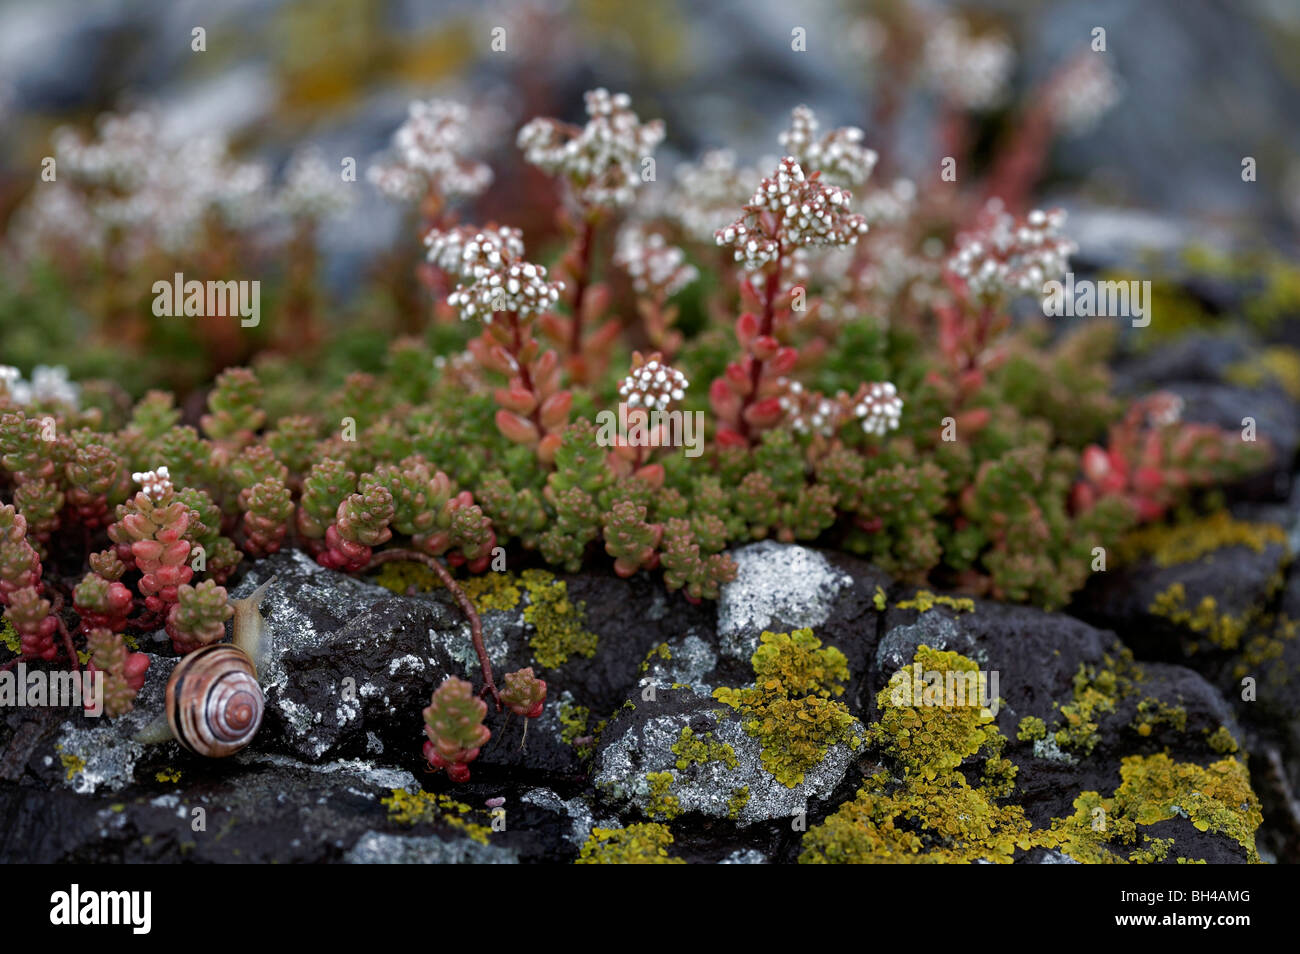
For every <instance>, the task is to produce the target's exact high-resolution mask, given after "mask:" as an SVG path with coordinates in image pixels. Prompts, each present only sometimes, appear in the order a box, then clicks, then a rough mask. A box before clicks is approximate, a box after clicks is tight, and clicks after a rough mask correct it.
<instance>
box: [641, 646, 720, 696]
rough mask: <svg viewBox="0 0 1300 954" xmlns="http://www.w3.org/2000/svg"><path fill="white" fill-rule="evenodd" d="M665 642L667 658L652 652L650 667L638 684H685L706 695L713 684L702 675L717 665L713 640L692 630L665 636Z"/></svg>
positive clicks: (642, 685) (642, 686)
mask: <svg viewBox="0 0 1300 954" xmlns="http://www.w3.org/2000/svg"><path fill="white" fill-rule="evenodd" d="M666 645H667V647H668V657H669V658H667V659H664V658H663V656H661V655H660V654H658V653H651V655H650V657H649V668H647V669H646V671H645V673H644V674H642V676H641V680H640V682H639V684H638V685H639V687H640V688H645V687H646V686H649V685H653V686H656V687H658V688H666V687H669V686H674V685H685V686H690V687H691V688H692V689H694V690H696V691H697V692H700V693H704V694H706V695H707V694H708V693H710V692H711V691H712V689H713V687H712V686H710V685H708V684H706V683H705V681H704V677H705V675H706V674H708V673H709V672H712V671H713V669H714V668H715V667H716V666H717V665H718V653H717V651H716V650H715V649H714V648H713V646H712V644H711V643H710V642H708V641H707V640H705V639H702V638H701V637H700V636H699V635H698V634H697V633H696V632H695V631H694V630H692V631H690V632H688V633H687V634H686V635H685V636H679V637H676V638H674V639H670V640H668V642H667V644H666Z"/></svg>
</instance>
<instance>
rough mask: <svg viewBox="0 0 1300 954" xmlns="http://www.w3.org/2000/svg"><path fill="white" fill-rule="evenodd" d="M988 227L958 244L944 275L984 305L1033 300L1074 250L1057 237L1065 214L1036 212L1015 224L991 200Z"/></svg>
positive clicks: (1059, 272) (1065, 265)
mask: <svg viewBox="0 0 1300 954" xmlns="http://www.w3.org/2000/svg"><path fill="white" fill-rule="evenodd" d="M985 216H986V218H987V223H986V224H985V225H984V226H983V227H982V228H981V229H979V230H978V231H976V232H974V233H972V234H968V235H963V236H961V237H959V238H958V248H957V252H956V254H955V255H953V256H952V257H951V258H950V259H949V260H948V269H949V271H951V272H952V273H953V274H954V275H955V276H957V277H958V278H960V279H962V280H964V281H965V282H966V286H967V288H968V289H969V290H970V292H971V294H972V295H974V296H975V297H977V298H981V299H985V300H995V299H999V298H1005V297H1011V296H1014V295H1017V294H1033V293H1037V292H1039V291H1041V289H1042V287H1043V283H1044V282H1047V281H1050V280H1053V279H1056V278H1059V277H1060V276H1061V275H1063V274H1064V273H1065V272H1066V270H1067V269H1068V268H1069V264H1070V256H1071V255H1072V254H1074V252H1076V251H1077V250H1078V249H1077V247H1076V246H1075V244H1074V243H1073V242H1072V241H1070V240H1069V239H1067V238H1065V237H1064V236H1062V235H1061V234H1060V230H1061V227H1062V226H1063V225H1064V224H1065V212H1064V211H1062V210H1061V209H1052V210H1050V211H1046V212H1044V211H1043V210H1041V209H1035V210H1034V211H1032V212H1030V213H1029V215H1028V216H1026V217H1025V219H1024V220H1023V221H1020V222H1017V221H1016V219H1015V217H1014V216H1012V215H1011V214H1010V213H1009V212H1006V211H1004V210H1003V208H1002V204H1001V202H999V201H998V200H996V199H994V200H991V201H990V202H989V204H988V205H987V206H986V207H985Z"/></svg>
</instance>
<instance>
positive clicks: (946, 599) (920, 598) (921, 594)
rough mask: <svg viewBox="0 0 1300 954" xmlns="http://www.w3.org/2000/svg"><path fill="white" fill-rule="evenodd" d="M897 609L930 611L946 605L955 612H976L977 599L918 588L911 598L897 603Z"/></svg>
mask: <svg viewBox="0 0 1300 954" xmlns="http://www.w3.org/2000/svg"><path fill="white" fill-rule="evenodd" d="M894 606H895V607H896V608H897V609H914V610H916V611H917V612H918V613H925V612H929V611H930V610H932V609H934V608H935V607H936V606H946V607H948V608H949V609H950V610H952V611H953V612H955V613H963V612H965V613H973V612H975V601H974V600H973V599H970V598H969V597H966V596H946V595H943V594H935V593H931V592H930V591H929V590H917V591H916V595H915V596H914V597H912V598H911V599H910V600H903V601H902V602H899V603H895V604H894Z"/></svg>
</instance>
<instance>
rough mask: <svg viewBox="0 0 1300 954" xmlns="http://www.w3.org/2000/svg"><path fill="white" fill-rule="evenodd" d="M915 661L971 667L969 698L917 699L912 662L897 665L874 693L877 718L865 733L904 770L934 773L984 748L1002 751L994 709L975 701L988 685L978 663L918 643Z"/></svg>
mask: <svg viewBox="0 0 1300 954" xmlns="http://www.w3.org/2000/svg"><path fill="white" fill-rule="evenodd" d="M913 659H914V663H915V664H917V665H919V666H920V667H921V670H920V671H921V672H922V673H925V674H927V675H928V674H939V675H940V676H946V675H947V674H949V673H953V674H955V675H958V676H961V675H962V674H966V673H969V674H970V678H972V679H973V680H974V681H975V684H976V693H975V698H974V699H971V700H970V702H971V703H973V704H963V705H947V704H934V705H932V704H929V700H927V699H925V698H922V699H915V698H913V696H914V695H915V694H914V692H912V691H903V690H910V685H909V684H910V683H911V681H912V679H913V668H912V667H907V668H905V669H900V670H899V671H898V672H896V673H894V675H893V677H891V678H890V680H889V684H888V685H886V686H885V688H884V689H881V690H880V692H879V693H877V694H876V705H877V707H879V708H880V710H881V716H880V720H879V721H878V722H876V723H874V724H873V725H872V726H871V727H870V728H869V729H868V730H867V739H868V741H870V742H872V743H873V744H875V745H878V746H880V747H881V748H882V749H883V750H884V751H885V752H887V753H888V754H890V755H892V756H893V757H894V758H896V759H897V760H898V761H899V762H900V763H901V764H902V766H903V769H904V773H905V775H906V776H919V777H921V778H924V779H934V778H937V777H938V776H939V775H941V774H943V773H946V772H949V771H951V770H953V769H955V768H956V767H957V766H958V765H960V764H961V763H962V761H963V760H965V759H966V758H967V757H969V756H972V755H976V754H977V753H979V752H980V751H981V750H982V749H985V748H988V750H989V755H991V756H997V755H1000V752H1001V746H1002V743H1003V741H1004V739H1003V736H1002V734H1001V733H1000V732H999V731H998V728H997V725H996V724H995V723H994V721H993V714H992V713H991V712H990V711H989V710H988V709H987V708H985V707H983V706H981V705H979V704H978V700H979V699H980V698H982V697H983V695H984V694H985V692H986V691H987V690H986V688H985V687H984V686H983V675H984V674H983V673H981V672H980V670H979V666H978V665H976V663H975V662H973V661H972V660H970V659H967V658H966V657H965V656H962V655H960V654H959V653H953V652H944V651H942V650H938V649H932V648H930V647H929V646H926V645H921V646H918V647H917V649H916V654H915V656H914V657H913Z"/></svg>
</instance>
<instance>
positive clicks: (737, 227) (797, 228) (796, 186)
mask: <svg viewBox="0 0 1300 954" xmlns="http://www.w3.org/2000/svg"><path fill="white" fill-rule="evenodd" d="M850 198H851V196H850V195H849V193H848V192H847V191H845V190H844V189H841V188H839V187H838V186H833V185H827V184H826V183H825V182H823V181H822V180H821V177H820V176H819V175H817V174H816V173H813V175H812V176H811V177H806V176H804V172H803V169H802V168H801V167H800V166H799V163H798V162H797V161H795V160H794V159H793V158H792V157H790V156H786V157H785V158H784V159H782V160H781V162H780V164H779V165H778V166H777V170H776V172H775V173H774V174H773V175H772V176H770V177H768V178H766V179H764V180H763V181H762V182H761V183H760V184H759V187H758V191H756V192H755V193H754V194H753V196H752V197H751V198H750V200H749V204H748V205H747V206H745V212H744V214H743V215H741V217H740V218H738V219H737V220H736V221H735V222H733V223H732V224H731V225H728V226H727V227H726V228H723V229H718V231H717V232H716V233H715V238H716V240H717V243H718V244H719V245H732V246H734V247H735V250H736V261H738V262H740V263H741V264H742V265H743V266H744V267H745V268H746V269H747V270H749V271H757V270H758V269H761V268H762V267H763V266H764V265H766V264H767V263H769V262H774V261H776V260H777V259H778V258H780V257H781V256H782V255H784V254H786V253H788V252H792V251H794V250H795V249H796V248H802V247H816V246H843V245H853V244H856V242H857V241H858V237H859V236H861V235H865V234H866V232H867V223H866V221H865V220H864V219H863V218H862V216H860V215H853V214H851V213H850V212H849V200H850Z"/></svg>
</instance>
